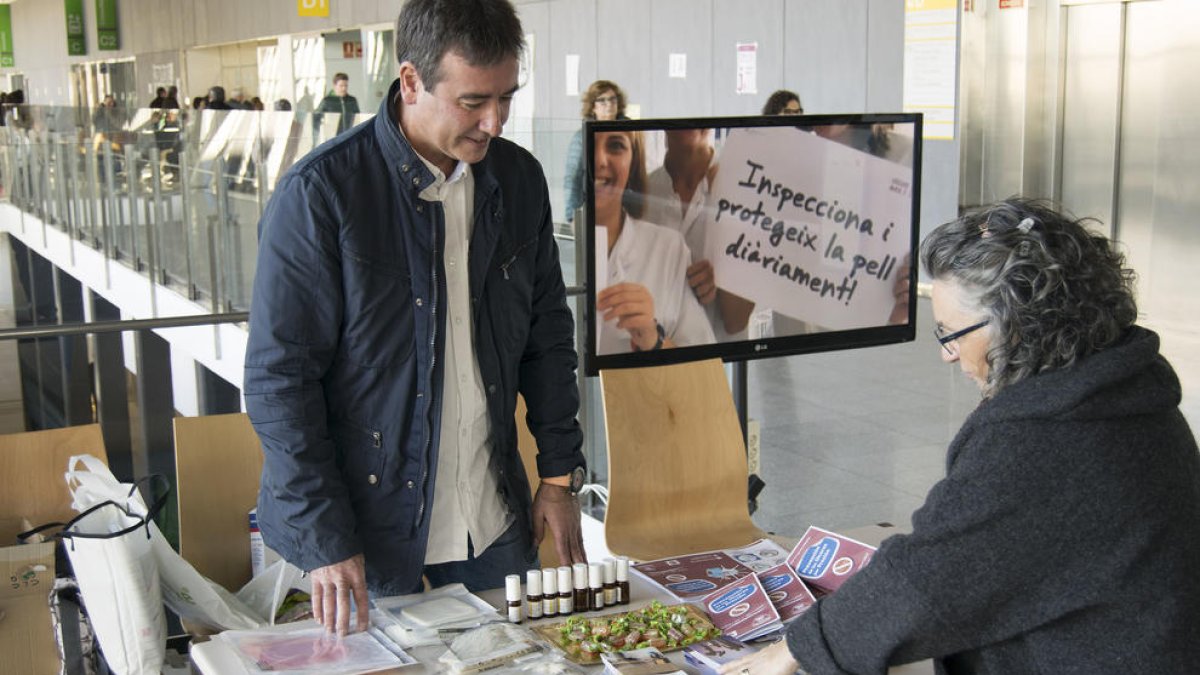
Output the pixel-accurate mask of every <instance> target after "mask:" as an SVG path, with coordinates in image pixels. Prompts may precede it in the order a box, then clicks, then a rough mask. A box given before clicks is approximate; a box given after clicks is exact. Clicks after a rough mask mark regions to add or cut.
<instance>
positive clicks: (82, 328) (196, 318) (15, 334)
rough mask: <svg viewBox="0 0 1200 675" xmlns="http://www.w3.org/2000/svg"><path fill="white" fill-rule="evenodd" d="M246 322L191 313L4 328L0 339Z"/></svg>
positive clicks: (246, 316) (229, 315) (241, 317)
mask: <svg viewBox="0 0 1200 675" xmlns="http://www.w3.org/2000/svg"><path fill="white" fill-rule="evenodd" d="M249 320H250V312H223V313H221V314H191V315H188V316H166V317H159V318H156V319H127V320H124V321H91V322H85V323H64V324H55V325H53V326H31V327H28V328H5V329H2V330H0V340H24V339H28V338H48V337H63V336H68V335H89V334H91V333H120V332H122V331H127V330H154V329H156V328H183V327H187V326H208V325H212V324H219V323H244V322H246V321H249Z"/></svg>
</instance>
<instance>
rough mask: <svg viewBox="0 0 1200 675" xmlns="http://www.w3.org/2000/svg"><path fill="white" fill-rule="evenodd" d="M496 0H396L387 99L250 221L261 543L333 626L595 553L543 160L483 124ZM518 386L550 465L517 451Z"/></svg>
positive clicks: (506, 31)
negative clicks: (458, 585)
mask: <svg viewBox="0 0 1200 675" xmlns="http://www.w3.org/2000/svg"><path fill="white" fill-rule="evenodd" d="M523 46H524V38H523V32H522V30H521V24H520V21H519V19H518V18H517V16H516V12H515V10H514V9H513V7H512V5H511V4H510V2H509V1H508V0H410V1H409V2H407V3H405V5H404V8H403V10H402V11H401V13H400V17H399V19H398V20H397V24H396V53H397V59H398V61H399V62H400V72H399V75H400V76H399V78H398V79H397V80H396V81H395V82H394V83H393V84H392V87H391V90H390V91H389V93H388V97H387V98H386V99H385V101H384V103H383V105H382V106H381V107H380V110H379V114H378V115H377V116H376V117H375V119H374V121H373V122H372V123H370V124H364V125H361V126H359V127H356V128H354V129H352V130H350V131H349V132H347V133H345V134H342V135H341V136H338V137H337V138H336V139H335V140H333V141H331V142H329V143H327V144H325V145H324V146H322V147H320V148H318V149H317V150H315V151H314V152H312V153H311V154H310V155H308V156H307V157H306V158H304V159H303V160H302V161H300V162H298V163H297V164H296V165H295V166H294V167H293V168H292V169H291V170H290V171H289V172H288V174H287V175H286V176H285V177H284V178H283V179H282V180H281V181H280V183H279V186H278V188H277V190H276V193H275V195H274V196H273V198H272V199H271V202H270V204H268V206H267V210H266V212H265V213H264V214H263V218H262V221H261V223H260V225H259V229H260V234H259V236H260V244H259V258H258V270H257V275H256V278H255V283H254V296H253V300H252V305H251V306H252V310H251V318H250V339H249V344H248V345H247V352H246V376H245V395H246V407H247V410H248V411H249V413H250V418H251V420H252V421H253V423H254V426H255V429H256V430H257V432H258V435H259V437H260V439H261V440H262V444H263V452H264V457H265V461H264V465H263V476H262V489H261V492H260V494H259V502H258V521H259V524H260V526H261V528H262V532H263V537H264V539H265V541H266V543H267V544H268V545H269V546H271V547H272V548H274V549H275V550H276V551H278V552H279V553H280V554H281V555H282V556H283V557H284V558H285V559H287V560H288V561H290V562H292V563H293V564H295V565H297V566H299V567H300V568H302V569H304V570H309V571H311V573H312V581H313V610H314V614H315V615H316V617H317V619H318V620H319V621H321V622H322V624H323V625H325V626H326V627H327V628H328V629H330V630H334V629H335V628H336V630H337V631H338V632H339V633H341V632H345V631H346V630H347V629H348V628H349V627H350V623H351V622H350V612H351V603H350V600H351V599H353V600H354V604H355V605H356V619H357V621H356V623H357V627H358V629H360V630H361V629H362V628H365V627H366V625H367V595H368V589H369V590H370V592H371V593H373V594H376V595H390V594H397V593H408V592H413V591H415V590H419V589H420V588H421V584H422V576H425V577H426V578H428V579H429V580H430V582H431V583H432V584H433V585H435V586H436V585H441V584H443V583H449V582H453V581H461V582H463V583H466V584H467V586H468V588H472V589H473V590H477V589H483V588H490V587H496V586H499V585H501V584H502V582H503V578H504V575H505V574H511V573H515V572H519V571H521V570H523V569H527V568H528V567H530V566H532V565H534V564H536V546H537V543H538V541H539V540H540V539H541V537H542V534H543V533H544V532H545V531H546V530H547V529H548V530H549V532H550V534H551V536H553V537H554V540H555V543H556V547H557V551H558V554H559V557H560V559H561V560H562V562H563V564H570V563H572V562H575V561H583V560H585V556H584V554H583V546H582V538H581V534H580V529H579V505H578V500H577V499H576V498H575V491H576V490H577V489H578V485H579V482H580V481H581V480H582V475H583V471H584V459H583V454H582V452H581V445H582V433H581V431H580V429H579V425H578V422H577V421H576V414H577V412H578V407H579V393H578V390H577V387H576V384H575V377H576V375H575V370H576V354H575V349H574V340H573V335H574V322H573V319H572V316H571V312H570V310H569V309H568V307H567V304H566V291H565V288H564V285H563V280H562V272H561V270H560V268H559V261H558V248H557V245H556V244H555V242H554V239H553V236H552V233H553V226H552V221H551V217H550V201H549V196H548V191H547V188H546V180H545V176H544V174H543V173H542V169H541V166H540V165H539V164H538V163H537V161H536V160H535V159H534V158H533V157H532V156H531V155H530V154H529V153H528V152H526V151H524V150H523V149H521V148H519V147H517V146H516V145H514V144H512V143H510V142H508V141H505V140H504V139H500V138H497V137H498V136H499V134H500V132H501V127H502V125H503V123H504V122H505V120H506V119H507V117H508V112H509V106H510V104H511V101H512V97H513V94H514V93H515V91H516V90H517V87H518V82H517V73H518V57H519V55H520V52H521V49H522V48H523ZM518 392H519V393H520V394H521V395H522V396H523V397H524V399H525V401H526V404H527V406H528V410H529V413H528V415H527V417H526V419H527V421H528V423H529V427H530V430H531V431H532V432H533V435H534V437H535V438H536V439H537V444H538V450H539V452H538V459H537V463H538V473H539V475H540V476H541V477H542V478H541V485H540V486H539V487H538V489H537V493H536V495H535V496H534V497H533V498H532V500H531V498H530V489H529V485H528V483H527V481H526V478H525V473H524V470H523V468H522V464H521V460H520V456H519V455H518V452H517V440H516V424H515V406H516V395H517V393H518Z"/></svg>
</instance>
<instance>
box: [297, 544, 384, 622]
mask: <svg viewBox="0 0 1200 675" xmlns="http://www.w3.org/2000/svg"><path fill="white" fill-rule="evenodd" d="M309 576H310V577H311V578H312V608H313V617H314V618H316V620H317V623H319V624H321V625H322V626H324V627H325V630H326V631H327V632H330V633H333V632H336V633H337V634H338V635H346V634H347V633H349V632H351V631H350V630H349V629H350V598H351V597H352V596H353V598H354V606H355V607H354V608H355V610H356V611H355V618H356V621H355V627H354V631H353V632H355V633H357V632H359V631H364V630H366V629H367V625H368V620H369V619H368V612H369V610H370V606H369V604H368V600H367V573H366V568H365V567H364V565H363V556H362V554H361V553H360V554H358V555H356V556H354V557H352V558H347V559H345V560H343V561H341V562H339V563H334V564H332V565H326V566H325V567H318V568H317V569H315V570H313V571H312V572H310V573H309Z"/></svg>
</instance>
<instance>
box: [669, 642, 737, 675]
mask: <svg viewBox="0 0 1200 675" xmlns="http://www.w3.org/2000/svg"><path fill="white" fill-rule="evenodd" d="M754 651H755V649H754V648H753V647H749V646H747V645H746V644H744V643H742V642H739V641H738V640H734V639H733V638H731V637H727V636H724V635H722V636H721V637H718V638H713V639H712V640H705V641H704V642H697V643H696V644H691V645H688V646H686V647H684V648H683V658H684V660H686V661H687V662H688V663H690V664H692V665H693V666H695V667H696V668H699V669H700V672H701V673H703V674H704V675H716V673H717V671H718V670H720V668H721V666H723V665H725V664H726V663H730V662H731V661H737V660H738V659H740V658H742V657H743V656H749V655H750V654H753V653H754Z"/></svg>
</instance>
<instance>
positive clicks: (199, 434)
mask: <svg viewBox="0 0 1200 675" xmlns="http://www.w3.org/2000/svg"><path fill="white" fill-rule="evenodd" d="M262 465H263V455H262V447H261V446H260V445H259V441H258V435H257V434H255V433H254V427H253V426H251V424H250V418H249V417H247V416H246V415H245V413H234V414H230V415H205V416H202V417H176V418H175V466H176V476H177V478H176V480H177V483H178V491H179V553H180V555H182V556H183V557H184V559H185V560H187V561H188V562H190V563H191V564H192V566H193V567H195V568H196V570H197V571H198V572H200V573H201V574H203V575H204V576H206V577H208V578H209V579H212V580H213V581H215V582H217V583H218V584H220V585H221V586H223V587H225V588H226V589H228V590H229V591H230V592H237V590H238V589H239V588H241V587H242V586H243V585H245V584H246V582H247V581H249V580H250V526H249V514H250V509H253V508H254V506H255V504H256V503H257V500H258V484H259V478H260V476H261V475H262Z"/></svg>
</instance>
